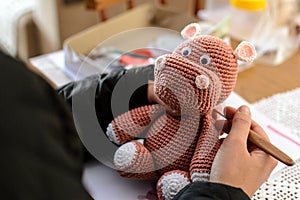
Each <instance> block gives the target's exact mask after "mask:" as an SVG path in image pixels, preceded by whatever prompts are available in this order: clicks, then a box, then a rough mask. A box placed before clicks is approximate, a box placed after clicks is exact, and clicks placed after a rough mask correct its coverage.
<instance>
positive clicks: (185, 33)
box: [181, 23, 201, 39]
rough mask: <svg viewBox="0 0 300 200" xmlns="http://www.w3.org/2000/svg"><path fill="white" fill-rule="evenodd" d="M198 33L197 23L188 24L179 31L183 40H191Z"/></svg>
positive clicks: (198, 26)
mask: <svg viewBox="0 0 300 200" xmlns="http://www.w3.org/2000/svg"><path fill="white" fill-rule="evenodd" d="M200 33H201V30H200V25H199V24H197V23H192V24H189V25H187V26H186V27H184V29H183V30H182V31H181V35H182V37H183V38H184V39H189V38H192V37H194V36H196V35H200Z"/></svg>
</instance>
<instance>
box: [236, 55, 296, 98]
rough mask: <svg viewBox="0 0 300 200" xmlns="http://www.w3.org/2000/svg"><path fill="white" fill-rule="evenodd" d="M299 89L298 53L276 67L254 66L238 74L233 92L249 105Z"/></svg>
mask: <svg viewBox="0 0 300 200" xmlns="http://www.w3.org/2000/svg"><path fill="white" fill-rule="evenodd" d="M297 87H300V51H299V52H297V53H296V54H295V55H293V56H292V57H291V58H290V59H288V60H286V61H285V62H284V63H282V64H280V65H278V66H267V65H262V64H254V66H253V67H251V68H250V69H247V70H245V71H243V72H240V73H239V75H238V80H237V84H236V87H235V92H236V93H238V94H239V95H240V96H242V97H243V98H245V99H246V100H247V101H249V102H250V103H253V102H255V101H258V100H260V99H262V98H266V97H269V96H271V95H273V94H276V93H280V92H286V91H288V90H292V89H295V88H297Z"/></svg>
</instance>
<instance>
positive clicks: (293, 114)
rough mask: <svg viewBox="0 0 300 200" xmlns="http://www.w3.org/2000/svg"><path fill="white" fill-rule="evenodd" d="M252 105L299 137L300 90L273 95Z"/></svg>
mask: <svg viewBox="0 0 300 200" xmlns="http://www.w3.org/2000/svg"><path fill="white" fill-rule="evenodd" d="M252 105H253V106H254V108H256V109H257V110H259V111H260V112H262V113H264V114H265V115H266V116H267V117H269V118H270V119H273V120H274V121H275V122H279V123H280V124H282V125H284V126H285V127H286V128H288V129H289V130H290V131H291V133H292V134H294V135H297V136H298V137H300V123H299V122H300V117H299V116H300V114H299V113H300V88H297V89H294V90H291V91H288V92H285V93H279V94H276V95H273V96H271V97H269V98H266V99H262V100H260V101H258V102H256V103H254V104H252Z"/></svg>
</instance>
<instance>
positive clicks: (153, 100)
mask: <svg viewBox="0 0 300 200" xmlns="http://www.w3.org/2000/svg"><path fill="white" fill-rule="evenodd" d="M147 98H148V101H149V102H150V103H158V104H161V105H163V102H162V101H161V100H160V99H159V98H158V97H157V96H156V94H155V92H154V82H153V81H151V80H149V81H148V90H147Z"/></svg>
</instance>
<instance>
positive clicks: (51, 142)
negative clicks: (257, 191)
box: [0, 52, 249, 200]
mask: <svg viewBox="0 0 300 200" xmlns="http://www.w3.org/2000/svg"><path fill="white" fill-rule="evenodd" d="M0 70H1V72H0V88H1V90H0V91H1V98H0V113H1V120H0V130H1V132H0V134H1V140H0V141H1V144H0V153H1V155H2V156H1V157H2V162H1V165H0V180H1V186H0V197H1V199H22V200H23V199H25V200H26V199H30V200H35V199H37V200H40V199H46V200H47V199H51V200H53V199H55V200H60V199H63V200H69V199H72V200H76V199H78V200H79V199H80V200H84V199H89V195H88V194H87V192H86V191H85V189H84V187H83V185H82V183H81V176H82V171H83V151H82V149H83V148H82V146H83V145H82V143H81V141H80V140H79V138H78V135H77V131H76V128H75V125H74V121H73V117H72V114H71V110H70V107H69V106H66V104H65V102H64V101H63V98H61V97H60V96H58V95H57V93H56V91H55V90H53V89H52V88H51V87H50V86H49V85H48V84H47V83H46V82H45V81H44V80H42V79H41V78H40V77H39V76H37V75H35V74H33V73H32V72H30V71H29V70H28V69H27V68H26V67H25V65H24V64H23V63H21V62H18V61H16V60H14V59H12V58H10V57H8V56H6V55H4V54H3V53H1V52H0ZM152 74H153V66H148V67H145V68H139V69H133V70H121V71H117V72H113V73H111V74H108V75H96V76H92V77H89V78H86V79H85V80H82V81H79V82H76V83H75V82H73V83H70V84H67V85H66V86H64V87H62V88H60V89H59V90H58V91H59V93H60V94H61V95H62V96H63V97H64V98H65V99H66V101H67V102H68V103H69V104H70V105H72V98H73V97H74V95H75V96H76V94H80V93H83V94H84V93H85V92H87V91H89V88H91V86H92V87H95V88H96V89H95V107H96V114H97V117H98V120H99V123H100V124H101V126H103V127H106V126H107V124H108V123H109V122H110V120H111V119H112V116H113V115H112V113H111V111H110V108H111V107H110V106H111V97H113V89H114V86H115V85H116V84H117V83H121V84H120V88H119V90H118V91H119V92H120V91H121V93H122V92H123V93H124V95H125V94H126V93H128V89H127V88H131V87H133V88H134V86H136V85H138V86H139V87H137V88H135V89H136V90H133V91H134V92H133V93H131V94H132V96H131V98H130V101H129V104H130V106H129V108H134V107H137V106H141V105H145V104H148V101H147V84H145V83H147V80H148V79H153V75H152ZM125 75H126V76H125ZM124 77H125V78H124ZM138 88H139V89H138ZM125 96H126V95H125ZM127 109H128V108H127ZM125 110H126V109H125ZM123 111H124V108H120V109H119V110H117V113H122V112H123ZM221 197H222V199H223V200H226V199H241V200H242V199H249V198H248V197H247V196H246V195H245V194H244V193H243V192H242V190H240V189H237V188H233V187H230V186H225V185H220V184H215V183H193V184H190V185H189V186H187V187H186V188H184V189H183V190H182V191H181V192H180V193H179V194H178V195H177V197H176V198H175V199H178V200H183V199H221Z"/></svg>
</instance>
